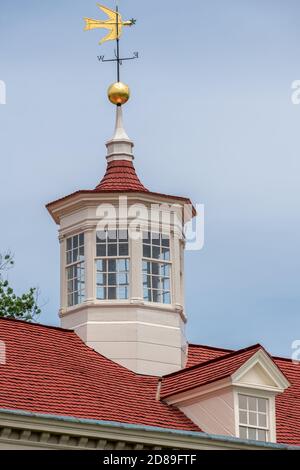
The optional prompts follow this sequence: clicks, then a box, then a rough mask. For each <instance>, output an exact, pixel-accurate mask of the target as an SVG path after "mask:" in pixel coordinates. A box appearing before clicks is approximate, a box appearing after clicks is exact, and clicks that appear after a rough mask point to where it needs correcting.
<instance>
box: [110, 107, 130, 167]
mask: <svg viewBox="0 0 300 470" xmlns="http://www.w3.org/2000/svg"><path fill="white" fill-rule="evenodd" d="M133 146H134V144H133V142H132V141H131V140H130V139H129V137H128V135H127V133H126V131H125V129H124V124H123V111H122V106H116V125H115V132H114V135H113V138H112V139H111V140H109V141H108V142H107V143H106V147H107V156H106V158H107V160H108V161H109V162H110V161H113V160H127V161H132V160H133V159H134V156H133V153H132V148H133Z"/></svg>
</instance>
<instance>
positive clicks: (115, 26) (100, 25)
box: [84, 3, 138, 106]
mask: <svg viewBox="0 0 300 470" xmlns="http://www.w3.org/2000/svg"><path fill="white" fill-rule="evenodd" d="M97 6H98V8H100V10H102V11H103V12H104V13H105V14H106V15H107V16H108V20H106V21H102V20H93V19H91V18H84V21H85V28H84V30H85V31H91V30H92V29H108V34H107V35H106V36H105V37H104V38H103V39H101V41H100V43H99V44H103V43H104V42H106V41H114V40H115V41H116V42H117V49H116V51H115V58H114V59H105V58H104V56H99V57H98V59H99V61H101V62H116V64H117V82H116V83H113V84H112V85H111V86H110V87H109V89H108V98H109V100H110V102H111V103H113V104H115V105H117V106H121V105H122V104H125V103H126V102H127V101H128V100H129V98H130V90H129V87H128V85H125V84H124V83H122V82H121V81H120V66H121V65H122V62H123V61H125V60H132V59H137V58H138V53H137V52H135V53H134V55H133V57H125V58H121V57H120V37H121V35H122V30H123V26H132V25H134V24H135V23H136V20H135V19H133V18H132V19H131V20H129V21H123V19H122V16H121V15H120V13H119V8H118V6H116V11H113V10H110V9H109V8H107V7H105V6H103V5H100V4H99V3H97Z"/></svg>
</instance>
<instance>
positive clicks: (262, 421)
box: [258, 413, 267, 428]
mask: <svg viewBox="0 0 300 470" xmlns="http://www.w3.org/2000/svg"><path fill="white" fill-rule="evenodd" d="M258 426H260V427H263V428H266V427H267V415H266V414H261V413H259V414H258Z"/></svg>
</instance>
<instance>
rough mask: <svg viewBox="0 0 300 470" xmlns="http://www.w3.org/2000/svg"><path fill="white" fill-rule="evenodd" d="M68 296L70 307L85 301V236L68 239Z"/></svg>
mask: <svg viewBox="0 0 300 470" xmlns="http://www.w3.org/2000/svg"><path fill="white" fill-rule="evenodd" d="M66 265H67V296H68V307H72V306H74V305H78V304H81V303H82V302H83V301H84V299H85V266H84V234H83V233H80V234H79V235H74V236H73V237H70V238H67V251H66Z"/></svg>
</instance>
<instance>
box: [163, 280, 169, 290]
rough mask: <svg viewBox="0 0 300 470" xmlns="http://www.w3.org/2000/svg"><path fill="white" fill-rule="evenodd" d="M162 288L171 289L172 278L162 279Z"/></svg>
mask: <svg viewBox="0 0 300 470" xmlns="http://www.w3.org/2000/svg"><path fill="white" fill-rule="evenodd" d="M162 289H163V290H165V291H169V290H170V279H167V278H164V279H163V280H162Z"/></svg>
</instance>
